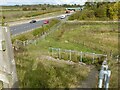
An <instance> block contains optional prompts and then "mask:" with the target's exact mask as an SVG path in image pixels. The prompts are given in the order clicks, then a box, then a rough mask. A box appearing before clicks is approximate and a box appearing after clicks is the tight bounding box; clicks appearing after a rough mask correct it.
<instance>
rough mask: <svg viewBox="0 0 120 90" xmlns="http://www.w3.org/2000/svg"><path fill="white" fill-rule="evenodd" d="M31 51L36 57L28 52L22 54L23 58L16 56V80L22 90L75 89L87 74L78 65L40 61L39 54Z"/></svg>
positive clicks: (86, 71)
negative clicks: (34, 89) (40, 89)
mask: <svg viewBox="0 0 120 90" xmlns="http://www.w3.org/2000/svg"><path fill="white" fill-rule="evenodd" d="M32 50H33V52H36V53H35V54H37V55H35V56H34V54H33V52H32V53H30V51H29V50H28V52H24V53H25V54H24V56H23V55H22V53H18V54H17V55H16V56H17V57H16V63H17V72H18V78H19V83H20V87H22V88H70V87H71V88H72V87H77V86H78V83H80V82H81V81H82V80H84V79H85V77H86V76H87V73H88V72H89V69H87V68H86V67H85V66H80V65H78V64H74V65H70V64H65V63H62V62H55V61H50V60H49V61H48V60H46V59H41V55H40V52H39V51H36V50H35V51H34V49H32ZM21 56H22V57H21ZM36 62H37V63H36ZM33 68H34V69H33ZM80 69H81V71H82V72H81V71H80Z"/></svg>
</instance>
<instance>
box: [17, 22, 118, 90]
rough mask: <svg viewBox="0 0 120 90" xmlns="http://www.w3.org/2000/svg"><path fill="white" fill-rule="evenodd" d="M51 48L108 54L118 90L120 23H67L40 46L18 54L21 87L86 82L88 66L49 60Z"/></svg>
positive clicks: (52, 86)
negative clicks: (119, 31) (119, 34)
mask: <svg viewBox="0 0 120 90" xmlns="http://www.w3.org/2000/svg"><path fill="white" fill-rule="evenodd" d="M49 47H54V48H62V49H69V50H77V51H83V52H92V53H93V52H94V53H100V54H107V55H108V60H109V61H108V64H109V68H110V69H111V71H112V75H111V79H110V87H111V88H117V86H118V67H117V66H118V63H117V62H116V55H118V23H64V24H62V26H61V27H60V28H59V29H58V30H57V31H55V32H54V33H52V34H50V35H49V36H48V37H46V38H45V39H43V40H41V41H38V42H37V45H34V44H31V45H28V46H26V47H23V49H22V50H20V51H15V60H16V63H17V72H18V78H19V82H20V87H43V88H57V87H60V88H61V87H63V88H70V87H78V86H80V85H81V82H82V81H84V80H85V78H86V77H87V75H88V73H89V72H90V68H89V65H87V66H84V65H82V66H81V65H79V64H77V63H76V64H73V65H71V64H69V63H67V64H66V63H65V62H61V61H60V60H59V61H54V60H53V59H52V60H50V58H51V56H49V53H48V49H49ZM111 56H112V58H111ZM96 67H97V65H96ZM88 68H89V69H88ZM97 68H98V67H97ZM81 71H82V72H81ZM33 76H34V77H33ZM66 81H67V82H66Z"/></svg>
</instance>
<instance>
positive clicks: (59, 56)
mask: <svg viewBox="0 0 120 90" xmlns="http://www.w3.org/2000/svg"><path fill="white" fill-rule="evenodd" d="M60 51H61V50H60V48H59V49H58V53H59V54H58V58H59V59H61V55H60Z"/></svg>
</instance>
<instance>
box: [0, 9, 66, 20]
mask: <svg viewBox="0 0 120 90" xmlns="http://www.w3.org/2000/svg"><path fill="white" fill-rule="evenodd" d="M63 11H64V10H63V8H47V9H46V10H40V9H39V10H36V11H34V10H28V11H23V10H21V9H18V10H13V9H11V10H3V11H2V14H1V15H0V19H1V18H2V16H5V17H6V18H5V21H6V22H10V21H16V20H22V19H29V18H33V17H36V16H37V17H38V16H39V17H41V16H42V18H43V17H44V15H45V16H47V14H48V15H54V14H55V15H58V14H61V13H63Z"/></svg>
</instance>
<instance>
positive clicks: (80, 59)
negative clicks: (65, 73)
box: [80, 51, 82, 62]
mask: <svg viewBox="0 0 120 90" xmlns="http://www.w3.org/2000/svg"><path fill="white" fill-rule="evenodd" d="M80 61H81V62H82V51H81V52H80Z"/></svg>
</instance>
